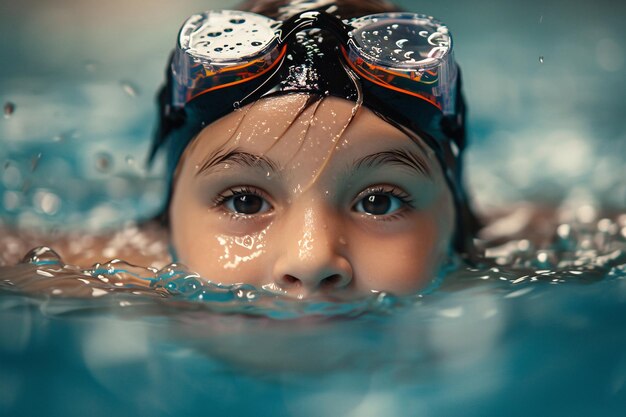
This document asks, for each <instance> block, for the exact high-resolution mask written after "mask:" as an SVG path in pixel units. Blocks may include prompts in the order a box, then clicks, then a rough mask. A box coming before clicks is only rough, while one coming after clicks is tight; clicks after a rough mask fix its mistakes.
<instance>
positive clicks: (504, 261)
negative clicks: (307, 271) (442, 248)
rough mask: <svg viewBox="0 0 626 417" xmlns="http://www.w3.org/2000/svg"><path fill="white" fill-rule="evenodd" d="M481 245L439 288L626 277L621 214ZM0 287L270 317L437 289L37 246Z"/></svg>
mask: <svg viewBox="0 0 626 417" xmlns="http://www.w3.org/2000/svg"><path fill="white" fill-rule="evenodd" d="M124 239H126V240H129V241H141V242H139V243H140V244H139V245H137V246H135V250H136V249H137V248H138V247H142V246H144V247H145V246H146V244H150V243H151V242H146V237H145V236H142V235H141V234H140V232H139V231H138V230H137V228H136V226H133V227H130V228H126V229H125V230H124V231H121V232H119V233H118V234H116V236H115V237H114V238H113V239H112V240H111V241H110V244H112V245H118V246H119V245H120V244H121V241H122V240H124ZM5 240H6V238H5ZM111 242H112V243H111ZM4 243H6V242H4ZM135 243H137V242H135ZM479 243H480V242H479ZM13 244H14V245H15V242H13ZM152 244H154V242H152ZM482 244H483V245H484V246H486V247H484V248H483V249H484V256H483V258H482V260H481V261H480V262H479V263H478V264H476V265H471V266H470V265H464V266H461V267H457V268H454V269H452V270H451V271H450V272H449V273H448V274H447V275H446V277H445V278H444V279H443V284H442V287H441V290H442V291H451V290H456V289H459V288H467V287H472V286H480V285H488V286H489V287H491V288H493V287H494V286H495V287H496V288H497V289H498V291H502V292H503V293H504V294H505V296H509V297H517V296H520V295H523V294H525V293H526V292H529V291H530V290H531V289H532V286H536V285H566V284H570V285H571V284H591V283H594V282H598V281H602V280H614V279H623V278H626V215H621V216H618V217H617V218H614V219H611V218H603V219H600V220H598V221H595V222H591V223H589V222H581V221H573V222H571V223H563V224H560V225H558V226H556V228H555V229H554V233H553V236H552V238H551V239H550V240H549V241H548V243H546V244H543V245H540V244H537V243H535V242H533V241H530V240H528V239H516V240H508V241H506V242H504V243H501V244H499V245H493V244H487V243H485V242H482ZM130 248H131V247H130V246H126V247H122V246H120V247H119V251H120V252H122V254H123V253H124V251H125V250H126V251H128V252H129V253H130V251H131V249H130ZM12 250H13V251H15V250H16V249H15V248H13V249H12ZM105 250H106V249H105ZM161 256H162V252H161ZM0 291H3V292H10V293H19V294H28V295H29V296H32V297H44V298H46V299H48V300H54V299H58V300H69V299H79V300H85V299H95V298H97V299H100V300H102V299H108V300H110V301H111V302H112V303H114V304H116V303H117V304H119V305H120V306H131V305H136V304H139V305H145V304H146V303H148V304H151V305H153V306H155V307H159V308H165V307H167V308H176V309H183V310H188V309H198V308H200V309H206V310H208V311H213V312H220V313H230V314H244V315H252V316H262V317H269V318H275V319H293V318H303V317H311V316H315V317H326V318H329V317H337V316H341V317H355V316H360V315H364V314H381V313H382V314H384V313H388V312H390V311H393V310H397V309H402V308H403V307H406V306H411V305H414V304H415V303H416V302H418V301H420V300H422V299H424V298H425V297H429V296H430V295H429V294H437V293H438V291H435V292H429V293H418V294H412V295H410V296H395V295H393V294H388V293H384V292H380V293H372V294H371V295H370V296H368V297H364V298H361V299H342V298H340V297H335V298H332V299H329V298H324V299H322V298H314V299H310V300H305V301H300V300H294V299H291V298H288V297H285V296H282V295H280V294H278V293H276V292H273V291H270V290H268V289H263V288H261V289H259V288H255V287H254V286H252V285H249V284H245V283H237V284H232V285H224V284H220V283H219V282H217V281H215V280H210V279H206V278H204V277H201V276H200V275H198V274H196V273H194V272H193V271H190V270H189V269H188V268H186V267H185V266H184V265H181V264H176V263H173V264H168V265H165V266H163V267H161V268H157V267H154V266H147V267H146V266H139V265H135V264H132V263H130V262H127V261H124V260H121V259H114V260H111V261H109V262H104V263H95V264H94V265H93V266H91V267H89V268H82V267H79V266H77V265H72V264H66V263H64V261H63V259H62V258H61V257H60V256H59V255H58V253H57V252H55V250H53V249H51V248H50V247H45V246H44V247H38V248H35V249H32V250H30V251H29V252H28V253H27V254H26V256H25V257H24V258H23V260H22V261H21V262H19V263H18V264H17V265H14V266H5V267H0ZM81 308H84V303H83V304H81ZM64 311H65V310H64ZM451 314H452V313H451Z"/></svg>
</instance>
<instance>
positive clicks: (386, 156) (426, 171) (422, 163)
mask: <svg viewBox="0 0 626 417" xmlns="http://www.w3.org/2000/svg"><path fill="white" fill-rule="evenodd" d="M385 165H398V166H403V167H407V168H410V169H411V170H413V171H415V172H416V173H417V174H418V175H425V176H427V177H428V178H432V172H431V170H430V167H429V166H428V164H427V163H426V160H425V159H424V158H423V157H422V156H421V155H419V154H417V153H415V152H411V151H409V150H407V149H401V148H398V149H390V150H388V151H383V152H377V153H373V154H371V155H366V156H364V157H362V158H359V159H357V160H356V161H354V163H353V165H352V171H358V170H359V169H361V168H364V167H366V168H380V167H384V166H385Z"/></svg>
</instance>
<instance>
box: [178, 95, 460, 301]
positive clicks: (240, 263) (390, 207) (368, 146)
mask: <svg viewBox="0 0 626 417" xmlns="http://www.w3.org/2000/svg"><path fill="white" fill-rule="evenodd" d="M306 102H307V96H306V95H304V94H292V95H283V96H277V97H272V98H266V99H262V100H260V101H258V102H256V103H253V104H251V105H249V106H247V107H245V108H243V109H242V110H240V111H236V112H233V113H231V114H229V115H227V116H225V117H223V118H222V119H220V120H218V121H216V122H215V123H213V124H211V125H209V126H207V127H206V128H205V129H204V130H203V131H202V132H201V133H200V134H199V135H198V136H197V137H196V138H195V139H194V141H193V142H192V143H191V145H189V146H188V147H187V149H186V151H185V154H184V155H183V157H182V158H181V161H180V163H179V166H178V169H177V174H176V179H175V181H174V192H173V196H172V203H171V206H170V212H169V214H170V222H171V223H170V224H171V240H172V244H173V246H174V249H175V251H176V253H177V256H178V258H179V259H178V260H179V261H180V262H181V263H183V264H185V265H187V266H188V267H189V268H191V269H192V270H195V271H197V272H198V273H200V274H201V275H202V276H204V277H206V278H208V279H210V280H212V281H214V282H218V283H224V284H232V283H238V282H245V283H249V284H252V285H255V286H257V287H262V288H265V289H268V290H272V291H277V292H281V293H285V294H288V295H292V296H295V297H299V298H305V297H308V296H311V295H314V294H329V293H332V294H338V295H341V294H349V295H352V294H363V293H368V292H370V291H372V290H378V291H390V292H394V293H408V292H413V291H416V290H419V289H420V288H422V287H424V286H425V285H427V284H428V283H429V282H430V281H431V280H432V278H433V277H434V275H435V274H436V273H437V269H438V268H439V266H440V263H441V261H442V260H443V258H444V257H445V255H446V254H447V251H448V248H449V243H450V239H451V235H452V233H453V223H454V222H453V219H454V206H453V202H452V196H451V194H450V191H449V189H448V187H447V185H446V183H445V180H444V177H443V174H442V172H441V168H440V167H439V164H438V163H437V161H436V159H435V156H434V154H433V152H432V151H431V150H430V149H428V148H427V147H426V146H425V145H423V144H421V143H416V141H415V140H414V139H411V138H409V137H408V136H407V135H406V134H405V133H403V132H402V131H401V130H399V129H397V128H396V127H394V126H392V125H391V124H389V123H387V122H385V121H384V120H382V119H381V118H379V117H378V116H377V115H376V114H374V113H373V112H372V111H370V110H369V109H367V108H365V107H361V108H360V109H358V111H356V113H355V115H354V117H353V118H352V117H351V116H352V114H353V112H354V111H355V104H354V103H352V102H349V101H347V100H344V99H340V98H335V97H328V98H326V99H324V100H321V101H318V102H316V103H315V104H313V105H310V106H306V105H305V104H306ZM351 119H352V120H351Z"/></svg>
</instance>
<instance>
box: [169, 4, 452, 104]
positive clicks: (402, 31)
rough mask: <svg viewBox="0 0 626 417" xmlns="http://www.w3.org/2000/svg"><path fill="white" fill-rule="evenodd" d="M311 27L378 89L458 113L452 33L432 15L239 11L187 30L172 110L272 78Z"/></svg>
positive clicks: (176, 61)
mask: <svg viewBox="0 0 626 417" xmlns="http://www.w3.org/2000/svg"><path fill="white" fill-rule="evenodd" d="M309 27H323V28H324V29H326V30H329V31H331V32H332V34H333V35H334V36H335V37H336V38H338V39H339V41H340V42H339V43H340V50H341V54H342V55H343V57H344V59H345V62H346V63H347V64H348V65H349V66H350V68H351V69H352V70H353V71H354V72H355V73H357V74H358V75H359V77H361V78H364V79H367V80H369V81H371V82H372V83H375V84H377V85H379V86H382V87H384V88H387V89H391V90H395V91H397V92H401V93H403V94H408V95H412V96H415V97H418V98H420V99H422V100H424V101H425V102H427V103H429V104H430V105H432V106H434V107H435V108H437V109H438V110H439V111H441V112H442V113H443V114H445V115H450V114H454V113H455V112H456V109H455V98H456V94H455V91H454V89H455V87H456V78H457V66H456V64H455V63H454V59H453V56H452V39H451V37H450V34H449V32H448V28H447V27H446V26H445V25H443V24H442V23H441V22H439V21H437V20H436V19H434V18H432V17H428V16H425V15H421V14H414V13H383V14H374V15H369V16H364V17H360V18H356V19H352V20H340V19H338V18H337V17H335V16H332V15H331V14H329V13H327V12H324V11H318V10H313V11H308V12H305V13H301V14H299V15H297V16H294V17H293V18H291V19H289V20H287V21H284V22H279V21H276V20H273V19H270V18H268V17H266V16H262V15H258V14H255V13H251V12H245V11H235V10H218V11H209V12H205V13H202V14H197V15H193V16H191V17H190V18H189V19H187V21H186V22H185V23H184V24H183V26H182V28H181V30H180V34H179V37H178V44H177V48H176V51H175V55H174V57H173V61H172V73H173V81H174V86H173V88H174V90H173V97H172V99H173V100H172V105H173V106H174V107H179V108H181V107H183V106H184V105H185V104H186V103H188V102H189V101H191V100H193V99H194V98H196V97H198V96H200V95H202V94H205V93H207V92H210V91H215V90H218V89H224V88H228V87H231V86H234V85H237V84H241V83H246V82H249V81H252V80H254V79H256V78H258V77H262V76H264V75H267V74H268V73H271V72H272V71H273V70H275V69H276V67H277V66H278V65H279V63H280V62H281V61H282V60H283V59H285V56H286V55H287V54H288V48H287V41H288V39H289V38H290V37H292V36H293V35H294V34H295V33H298V32H300V31H302V30H305V29H307V28H309Z"/></svg>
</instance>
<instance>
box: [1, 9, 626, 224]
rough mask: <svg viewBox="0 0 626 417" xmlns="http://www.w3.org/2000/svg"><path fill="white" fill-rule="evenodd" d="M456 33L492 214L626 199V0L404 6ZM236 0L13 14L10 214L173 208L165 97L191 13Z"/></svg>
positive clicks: (117, 213) (5, 39) (67, 215)
mask: <svg viewBox="0 0 626 417" xmlns="http://www.w3.org/2000/svg"><path fill="white" fill-rule="evenodd" d="M398 3H399V4H400V5H401V6H403V7H404V8H406V9H409V10H414V11H418V12H421V13H425V14H430V15H433V16H436V17H438V18H439V19H441V20H443V21H444V22H446V23H447V24H448V26H449V27H450V28H451V30H452V33H453V36H454V42H455V51H456V57H457V60H458V61H459V62H460V64H461V66H462V70H463V75H464V80H465V92H466V96H467V99H468V102H469V109H470V114H469V116H470V142H471V145H470V150H469V151H468V154H467V160H468V170H467V171H468V182H469V183H470V186H471V188H472V190H473V193H474V195H475V200H476V205H477V206H478V207H479V208H480V209H483V210H489V209H492V208H498V207H502V206H506V205H509V204H511V203H518V202H523V201H531V202H542V203H546V204H550V205H556V204H561V203H562V202H563V201H569V200H575V201H582V202H586V203H589V202H592V203H593V204H595V205H599V206H601V207H603V208H608V209H611V210H621V209H622V208H623V207H625V206H626V203H625V202H626V179H625V178H626V170H625V168H624V155H625V154H626V149H625V145H624V143H625V141H624V139H625V137H626V127H625V123H624V119H623V115H624V114H625V112H626V98H625V96H624V91H625V87H626V86H625V83H626V81H625V79H626V77H625V75H626V62H625V60H626V52H625V46H624V44H623V40H624V39H626V29H625V26H624V24H623V20H624V18H626V13H625V10H626V6H624V4H622V3H614V2H613V3H611V2H609V1H596V2H593V3H592V4H591V3H589V2H585V1H582V0H574V1H564V0H551V1H536V0H535V1H513V2H498V1H489V0H478V1H474V2H471V3H470V2H455V1H438V2H416V1H401V2H398ZM236 4H237V2H234V1H228V0H227V1H222V2H219V3H218V2H215V1H192V0H189V1H179V2H171V1H163V0H159V1H151V2H147V1H141V0H125V1H122V0H112V1H108V2H99V1H83V0H80V1H79V0H25V1H21V2H9V1H3V2H2V4H1V6H0V7H1V9H0V39H2V43H0V59H1V62H2V65H1V66H0V104H1V105H2V106H3V107H4V117H1V118H0V163H1V164H2V166H0V179H1V180H2V181H1V182H0V218H2V219H4V221H5V222H9V223H13V224H18V225H31V226H32V225H38V224H44V225H46V224H48V225H49V224H56V225H64V226H68V225H74V226H79V227H82V228H85V227H86V228H92V227H93V228H98V227H102V226H107V225H119V224H120V223H122V222H124V221H126V220H128V219H133V218H139V219H142V218H147V217H150V216H151V215H152V214H154V212H155V211H156V210H158V208H159V207H160V205H161V203H162V201H161V199H162V196H163V183H162V182H161V181H160V174H159V172H160V165H159V164H157V166H156V168H155V169H154V170H152V171H147V170H146V168H145V156H146V152H147V148H148V145H149V142H150V137H151V134H152V130H153V125H154V118H155V105H154V95H155V92H156V91H157V88H158V87H159V85H160V84H161V82H162V80H163V74H164V68H165V63H166V59H167V56H168V53H169V52H170V50H171V48H172V47H173V45H174V42H175V37H176V33H177V31H178V29H179V26H180V24H181V23H182V21H184V19H185V18H186V17H187V16H188V15H190V14H192V13H194V12H198V11H202V10H206V9H210V8H213V7H217V6H219V7H222V8H228V7H233V6H235V5H236Z"/></svg>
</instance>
